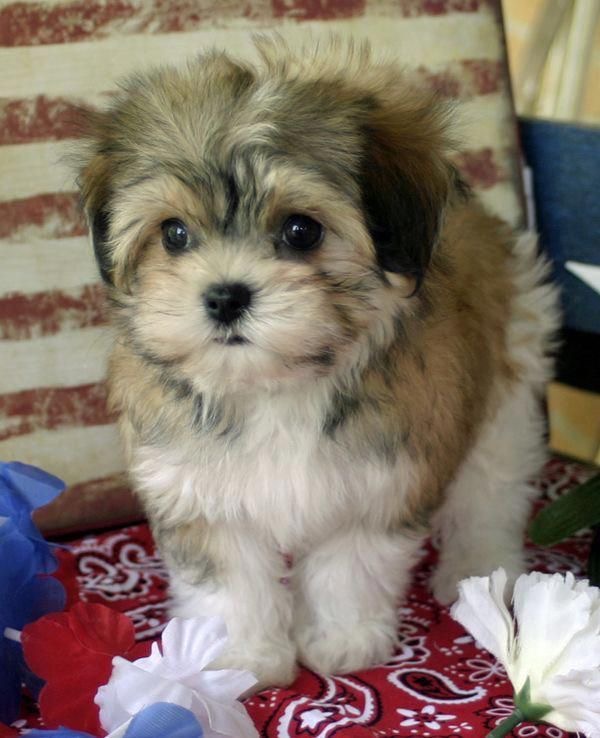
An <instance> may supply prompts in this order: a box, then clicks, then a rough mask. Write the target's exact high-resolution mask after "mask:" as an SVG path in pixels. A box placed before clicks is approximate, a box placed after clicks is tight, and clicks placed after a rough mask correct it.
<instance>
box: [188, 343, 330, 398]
mask: <svg viewBox="0 0 600 738" xmlns="http://www.w3.org/2000/svg"><path fill="white" fill-rule="evenodd" d="M335 363H336V362H335V352H334V351H333V349H332V348H331V347H329V346H323V347H322V348H321V349H319V350H317V351H314V352H309V353H307V354H298V353H294V354H285V353H282V352H280V351H277V350H274V349H266V348H264V347H261V346H259V345H257V344H256V343H253V342H252V341H250V340H249V339H247V338H243V337H242V336H241V335H240V334H239V333H238V334H233V335H232V336H229V337H228V338H217V339H213V340H212V341H210V342H209V343H208V344H207V345H205V346H204V347H203V350H202V351H201V352H199V353H198V354H197V355H196V356H194V357H189V358H188V359H187V360H186V361H184V362H182V364H181V365H180V370H181V372H182V373H183V374H184V375H185V376H186V378H187V379H188V380H189V381H190V382H191V383H192V384H193V385H194V387H195V388H196V389H197V390H198V391H202V392H204V391H207V390H208V391H210V392H211V393H213V394H221V393H228V392H235V391H243V390H245V389H274V388H276V387H277V386H280V385H286V386H290V385H293V384H294V383H302V382H303V381H305V380H310V379H317V378H320V377H326V376H328V375H330V374H332V373H333V372H335V370H336V366H335Z"/></svg>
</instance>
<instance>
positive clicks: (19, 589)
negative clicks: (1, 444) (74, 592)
mask: <svg viewBox="0 0 600 738" xmlns="http://www.w3.org/2000/svg"><path fill="white" fill-rule="evenodd" d="M63 488H64V484H63V483H62V482H61V481H60V480H59V479H57V478H56V477H53V476H51V475H49V474H45V473H44V472H42V471H41V470H39V469H36V468H35V467H31V466H27V465H25V464H18V463H12V464H0V562H2V565H1V566H0V665H1V667H2V668H1V671H0V721H2V722H4V723H6V724H10V723H11V722H13V721H14V720H15V719H16V718H17V717H18V714H19V704H20V700H21V683H22V682H25V683H26V684H27V686H28V687H29V689H30V690H31V691H32V693H33V694H34V696H36V695H37V693H38V692H39V689H40V687H41V685H42V682H41V681H40V680H39V679H38V678H37V677H36V676H35V675H34V674H32V672H31V671H30V670H29V669H28V668H27V666H26V664H25V661H24V659H23V652H22V649H21V645H20V644H19V643H17V642H15V641H12V640H10V639H8V638H6V637H4V631H5V628H13V629H15V630H17V631H20V630H21V629H22V628H23V626H25V625H26V624H27V623H31V622H33V621H34V620H37V619H38V618H41V617H42V616H43V615H47V614H48V613H50V612H56V611H57V610H62V609H64V606H65V602H66V594H65V590H64V587H63V586H62V584H61V583H60V582H59V581H58V580H56V579H54V578H53V577H50V576H47V575H48V573H50V572H52V571H54V570H55V569H56V566H57V562H56V557H55V556H54V554H53V553H52V551H51V550H50V546H49V545H48V543H46V541H44V539H43V538H42V536H41V534H40V532H39V531H38V529H37V528H36V526H35V524H34V523H33V521H32V519H31V513H32V511H33V510H34V509H35V508H37V507H41V506H42V505H45V504H46V503H47V502H50V501H51V500H52V499H54V497H56V495H58V494H59V492H61V491H62V489H63Z"/></svg>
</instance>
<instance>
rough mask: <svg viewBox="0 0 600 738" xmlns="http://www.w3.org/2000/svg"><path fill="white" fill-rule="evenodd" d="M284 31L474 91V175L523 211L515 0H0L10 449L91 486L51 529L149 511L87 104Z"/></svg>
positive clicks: (2, 391) (2, 280)
mask: <svg viewBox="0 0 600 738" xmlns="http://www.w3.org/2000/svg"><path fill="white" fill-rule="evenodd" d="M269 30H278V31H280V32H281V34H282V35H283V36H285V37H286V38H288V39H289V40H290V42H291V43H293V44H299V43H302V42H304V41H306V40H307V39H308V38H309V36H319V35H322V34H327V33H329V32H331V31H334V32H337V33H339V34H341V35H342V36H353V37H355V38H356V39H368V40H370V42H371V44H372V45H373V47H374V49H375V50H376V52H377V53H378V54H381V55H384V56H390V57H392V58H396V59H398V60H399V61H400V62H402V63H403V64H405V65H406V67H407V69H410V70H412V71H410V74H411V75H412V77H413V78H414V80H415V82H417V83H418V84H421V85H425V86H428V87H431V88H433V89H435V90H437V91H438V92H439V93H440V95H442V96H443V97H445V98H449V99H453V100H457V101H459V102H460V103H461V104H460V106H459V109H458V110H457V116H458V119H459V120H460V121H461V123H460V125H458V126H457V129H456V137H457V138H458V140H459V141H461V142H462V144H461V152H460V154H459V156H458V163H459V165H460V167H461V169H462V171H463V173H464V175H465V177H466V179H468V180H469V181H470V183H471V184H472V185H473V186H474V188H475V190H476V192H478V193H479V194H480V195H481V196H482V197H483V198H484V199H485V201H486V202H487V203H488V204H489V205H490V206H491V207H493V208H494V210H495V211H496V212H498V213H499V214H500V215H502V216H503V217H505V218H507V219H509V220H511V221H512V222H518V221H519V220H520V218H521V208H520V202H519V195H518V192H519V183H518V182H519V179H518V153H517V142H516V135H515V125H514V117H513V112H512V104H511V99H510V91H509V85H508V76H507V72H506V62H505V53H504V52H505V50H504V43H503V35H502V26H501V16H500V2H499V0H246V1H244V2H242V1H241V0H228V2H217V1H216V0H181V1H180V2H163V1H162V0H149V1H148V2H145V1H144V2H142V0H118V1H117V0H108V1H105V0H89V1H88V0H85V2H84V1H83V0H42V1H40V2H35V1H34V0H28V1H27V2H11V1H10V0H7V1H5V2H2V3H0V68H1V69H2V74H1V75H0V459H4V460H6V461H10V460H12V459H19V460H21V461H23V462H26V463H29V464H34V465H36V466H39V467H41V468H43V469H46V470H48V471H49V472H51V473H53V474H55V475H57V476H59V477H61V478H63V479H64V480H65V481H66V482H67V483H68V484H69V485H76V487H75V493H74V495H73V496H72V498H71V501H70V502H69V504H68V506H63V507H61V505H60V504H57V506H56V507H55V508H53V509H52V510H50V511H47V512H46V513H45V515H46V516H47V517H46V519H45V520H43V521H42V522H43V523H44V525H45V526H47V527H49V528H51V529H52V528H53V529H56V528H60V527H64V526H67V527H71V528H72V527H73V526H77V525H78V524H79V525H80V526H81V525H83V524H84V523H85V522H89V521H90V520H91V521H96V522H104V521H106V520H109V519H112V520H116V519H122V516H123V515H124V514H125V512H130V513H131V514H134V512H133V511H132V510H131V506H130V507H129V508H128V507H127V505H129V504H130V501H129V500H127V503H125V502H124V501H123V498H122V487H123V485H122V480H121V477H120V472H122V470H123V466H124V464H123V459H122V456H121V452H120V444H119V442H118V438H117V434H116V430H115V426H114V418H113V417H112V416H111V415H110V414H109V413H108V412H107V410H106V405H105V388H104V376H105V363H106V354H107V352H108V349H109V348H110V345H111V338H110V334H109V332H108V331H107V327H106V312H105V308H104V302H103V294H102V288H101V285H100V284H99V282H98V275H97V271H96V267H95V264H94V263H93V257H92V250H91V247H90V245H89V244H88V242H87V237H86V228H85V225H84V222H83V219H82V217H81V214H80V212H79V209H78V197H77V194H76V187H75V182H74V175H73V171H72V170H71V169H70V168H69V166H68V164H67V162H66V159H65V155H67V154H69V152H70V151H72V149H73V142H74V140H75V139H76V136H77V127H76V125H75V116H74V111H75V108H76V106H78V105H88V106H98V105H102V104H105V103H106V102H107V101H108V100H109V99H110V94H111V92H112V91H114V89H115V86H116V80H117V79H118V78H120V77H121V76H123V75H125V74H128V73H131V72H133V71H134V70H138V69H146V68H148V67H149V66H152V65H157V64H163V63H182V62H183V61H184V60H185V59H187V58H189V57H190V56H192V55H194V54H196V53H197V52H198V51H199V50H201V49H204V48H207V47H211V46H214V45H216V46H217V47H220V48H222V49H226V50H228V51H230V52H232V53H233V54H238V55H241V56H248V55H252V41H251V37H252V32H257V31H269ZM76 496H77V497H78V499H79V502H75V501H74V499H73V498H74V497H76ZM78 505H79V506H80V508H81V510H80V512H79V513H78V515H77V514H76V512H77V507H78Z"/></svg>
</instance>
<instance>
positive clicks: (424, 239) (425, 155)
mask: <svg viewBox="0 0 600 738" xmlns="http://www.w3.org/2000/svg"><path fill="white" fill-rule="evenodd" d="M392 95H393V93H392ZM444 118H445V114H444V110H443V109H441V108H440V106H439V103H438V102H437V101H435V100H434V99H433V97H430V96H427V95H425V96H419V95H417V94H416V93H413V92H407V91H406V90H404V91H403V92H402V93H398V100H396V101H393V100H392V101H385V102H384V103H381V102H376V103H375V105H374V106H373V108H372V110H371V114H370V116H369V120H368V122H367V123H366V125H364V126H363V137H364V138H363V142H364V146H363V152H362V154H363V155H362V165H361V171H360V187H361V194H362V203H363V208H364V213H365V221H366V224H367V227H368V229H369V232H370V234H371V238H372V239H373V243H374V245H375V250H376V254H377V260H378V263H379V265H380V266H381V268H382V269H383V270H384V271H386V272H392V273H397V274H402V275H405V276H407V277H409V278H411V279H412V280H414V292H416V291H417V290H418V288H419V286H420V284H421V282H422V280H423V277H424V274H425V271H426V269H427V266H428V265H429V262H430V259H431V255H432V253H433V249H434V248H435V245H436V242H437V239H438V235H439V231H440V227H441V220H442V216H443V211H444V207H445V205H446V203H447V201H448V199H449V196H450V193H451V191H452V188H453V186H454V185H453V183H454V180H455V177H454V170H453V168H452V166H451V165H450V164H449V162H448V161H447V160H446V149H447V148H448V144H447V140H446V125H445V120H444Z"/></svg>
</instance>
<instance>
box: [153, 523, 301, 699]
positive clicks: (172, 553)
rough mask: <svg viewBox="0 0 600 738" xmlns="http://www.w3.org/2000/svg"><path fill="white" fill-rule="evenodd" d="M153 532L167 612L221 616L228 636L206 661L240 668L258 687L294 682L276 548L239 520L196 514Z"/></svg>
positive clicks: (287, 595)
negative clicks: (165, 575) (167, 590)
mask: <svg viewBox="0 0 600 738" xmlns="http://www.w3.org/2000/svg"><path fill="white" fill-rule="evenodd" d="M157 537H158V539H159V541H160V545H161V548H162V551H163V555H164V556H165V560H166V561H167V563H168V565H169V568H170V573H171V593H172V595H173V599H174V602H173V606H172V614H173V615H176V616H179V617H184V618H191V617H197V616H199V615H205V616H206V615H221V616H222V617H223V619H224V620H225V623H226V625H227V631H228V634H229V642H228V646H227V649H226V651H225V652H224V653H223V655H222V656H221V657H220V658H219V659H218V660H217V661H216V662H214V664H213V668H219V669H222V668H237V669H247V670H248V671H251V672H253V673H254V674H255V675H256V677H257V679H258V681H259V683H258V687H257V688H262V687H266V686H273V685H286V684H289V683H290V682H291V681H293V679H294V676H295V673H296V648H295V645H294V643H293V641H292V640H291V637H290V630H291V624H292V595H291V592H290V591H289V588H288V587H287V586H286V585H285V584H283V583H282V579H283V577H284V576H285V574H286V567H285V561H284V559H283V557H282V556H281V555H280V554H279V553H278V552H277V550H276V548H275V547H273V548H271V547H267V546H266V545H265V544H264V543H262V542H261V541H260V540H259V539H258V538H257V537H255V536H253V535H251V534H250V533H249V532H248V531H247V530H246V529H245V528H243V527H242V526H233V525H211V526H208V525H207V524H206V523H204V522H200V521H196V522H193V523H191V524H188V525H187V526H184V527H177V528H174V529H171V530H169V531H167V532H164V531H163V532H158V536H157Z"/></svg>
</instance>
